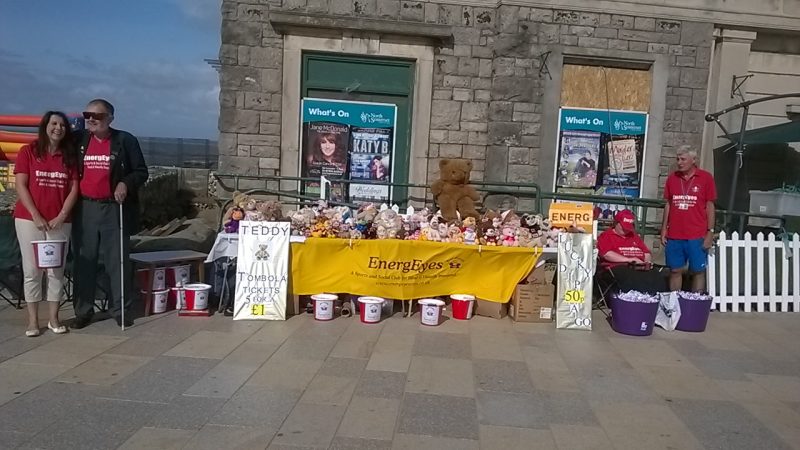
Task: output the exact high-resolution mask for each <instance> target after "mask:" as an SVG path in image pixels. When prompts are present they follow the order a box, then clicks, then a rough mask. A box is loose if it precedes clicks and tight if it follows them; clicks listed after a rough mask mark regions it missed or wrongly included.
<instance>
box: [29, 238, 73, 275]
mask: <svg viewBox="0 0 800 450" xmlns="http://www.w3.org/2000/svg"><path fill="white" fill-rule="evenodd" d="M31 245H33V255H34V257H35V258H36V267H38V268H40V269H56V268H59V267H62V266H63V265H64V258H65V257H66V256H67V252H66V249H67V241H66V240H63V239H62V240H46V241H31Z"/></svg>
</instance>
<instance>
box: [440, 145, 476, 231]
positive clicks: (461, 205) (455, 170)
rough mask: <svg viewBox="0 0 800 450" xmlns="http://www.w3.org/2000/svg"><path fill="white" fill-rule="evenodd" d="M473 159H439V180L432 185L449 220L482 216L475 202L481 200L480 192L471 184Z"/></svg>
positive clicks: (443, 215)
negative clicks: (476, 208)
mask: <svg viewBox="0 0 800 450" xmlns="http://www.w3.org/2000/svg"><path fill="white" fill-rule="evenodd" d="M470 171H472V161H469V160H466V159H442V160H440V161H439V174H440V175H439V180H437V181H435V182H434V183H433V184H432V185H431V193H433V198H434V200H436V203H437V204H438V205H439V208H441V210H442V217H444V219H445V220H446V221H448V222H452V221H454V220H456V219H458V218H459V214H460V216H461V217H462V218H464V217H476V218H477V217H480V215H479V214H478V212H477V211H475V202H476V201H478V200H480V196H479V195H478V192H477V191H476V190H475V188H473V187H472V186H470V185H469V184H468V183H469V173H470Z"/></svg>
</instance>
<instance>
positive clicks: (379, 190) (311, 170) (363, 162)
mask: <svg viewBox="0 0 800 450" xmlns="http://www.w3.org/2000/svg"><path fill="white" fill-rule="evenodd" d="M301 107H302V122H303V127H302V128H303V129H302V139H301V145H302V152H301V161H300V163H301V176H303V177H308V178H319V177H320V176H324V177H325V178H327V179H328V180H329V181H330V182H331V192H330V194H331V195H330V198H331V200H334V201H349V202H385V201H388V200H389V198H390V189H389V184H390V183H391V182H392V179H393V177H392V174H393V171H392V169H393V166H392V163H393V158H394V142H395V128H396V117H397V106H396V105H390V104H384V103H367V102H350V101H341V100H326V99H314V98H306V99H303V102H302V106H301ZM337 180H342V181H343V180H349V181H350V182H349V183H343V182H341V181H339V182H337ZM303 191H304V192H305V193H306V194H309V195H318V194H319V192H320V183H319V182H318V181H307V182H305V183H304V186H303Z"/></svg>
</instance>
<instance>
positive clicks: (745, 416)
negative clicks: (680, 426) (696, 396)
mask: <svg viewBox="0 0 800 450" xmlns="http://www.w3.org/2000/svg"><path fill="white" fill-rule="evenodd" d="M669 408H670V409H671V410H672V411H673V412H674V413H675V414H676V416H677V417H679V418H680V420H682V421H683V423H685V424H686V426H687V427H688V429H690V430H691V431H692V433H694V436H696V437H697V439H698V440H699V442H700V443H701V444H702V445H704V446H705V447H706V448H718V449H731V450H737V449H742V450H744V449H754V448H769V449H773V450H781V449H789V448H791V447H790V446H789V444H788V443H787V442H786V441H784V440H783V439H781V438H780V436H778V435H777V434H776V433H775V432H773V431H772V430H770V429H769V428H767V427H766V426H765V425H764V424H763V423H762V422H761V421H759V420H758V419H757V418H756V417H755V416H753V415H752V414H751V413H750V412H749V411H747V409H746V408H744V407H743V406H742V405H739V404H737V403H734V402H726V401H709V400H688V399H675V400H673V401H672V402H669Z"/></svg>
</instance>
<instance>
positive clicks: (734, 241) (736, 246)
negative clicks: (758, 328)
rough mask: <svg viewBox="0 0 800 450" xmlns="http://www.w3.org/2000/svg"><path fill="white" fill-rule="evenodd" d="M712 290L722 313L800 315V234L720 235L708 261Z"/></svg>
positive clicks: (709, 288)
mask: <svg viewBox="0 0 800 450" xmlns="http://www.w3.org/2000/svg"><path fill="white" fill-rule="evenodd" d="M707 273H708V290H709V294H711V295H712V296H713V297H714V306H715V307H716V309H717V310H718V311H722V312H725V311H733V312H738V311H744V312H751V311H758V312H765V311H768V312H786V311H794V312H800V235H798V234H794V235H792V237H791V239H789V240H787V241H784V240H781V239H779V238H776V237H775V235H774V234H772V233H769V234H768V235H767V236H766V238H765V237H764V235H763V234H762V233H758V234H757V235H756V237H755V239H753V237H752V236H751V235H750V233H745V234H744V235H743V236H739V233H737V232H733V233H731V235H730V236H728V235H726V234H725V233H724V232H722V233H720V235H719V240H718V241H717V246H716V247H715V250H714V252H713V253H712V254H711V255H710V256H709V258H708V272H707Z"/></svg>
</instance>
